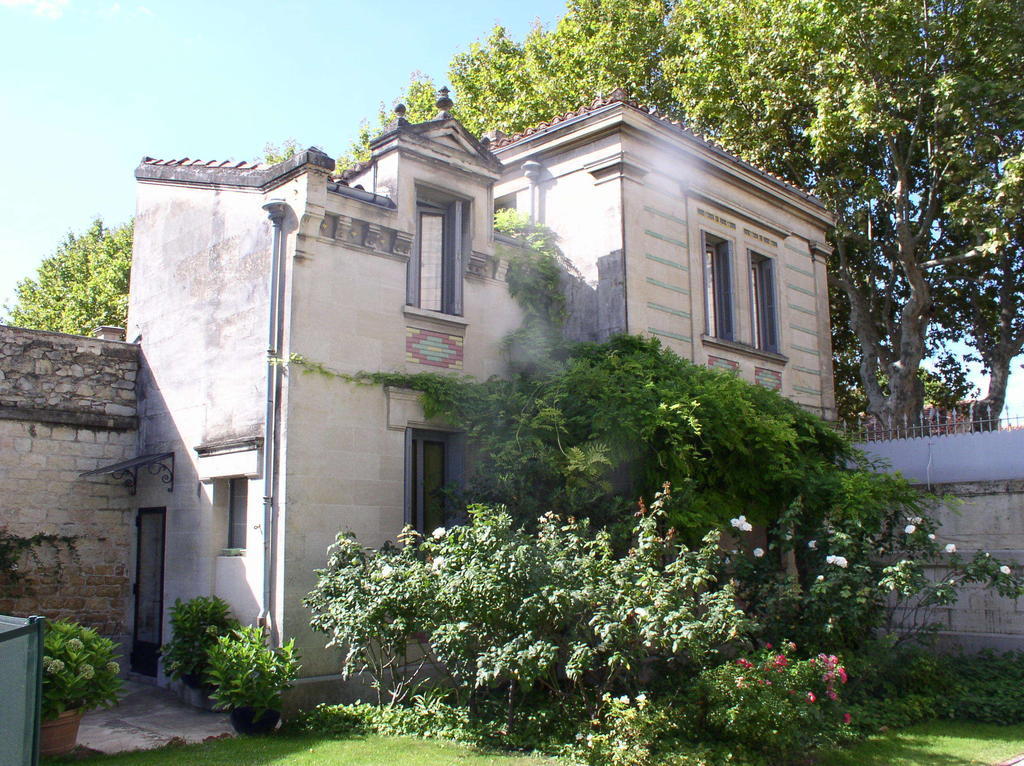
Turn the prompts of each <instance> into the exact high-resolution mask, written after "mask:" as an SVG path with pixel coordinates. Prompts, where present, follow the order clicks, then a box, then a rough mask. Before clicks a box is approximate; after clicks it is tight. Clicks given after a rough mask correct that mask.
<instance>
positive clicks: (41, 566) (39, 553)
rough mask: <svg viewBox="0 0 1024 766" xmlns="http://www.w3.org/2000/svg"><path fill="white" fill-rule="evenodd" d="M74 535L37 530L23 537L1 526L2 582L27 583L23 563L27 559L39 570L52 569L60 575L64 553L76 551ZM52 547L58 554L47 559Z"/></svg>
mask: <svg viewBox="0 0 1024 766" xmlns="http://www.w3.org/2000/svg"><path fill="white" fill-rule="evenodd" d="M77 540H78V538H77V536H74V535H52V534H45V533H42V532H40V533H37V534H34V535H30V536H28V537H22V536H20V535H16V534H14V533H12V532H9V531H8V530H6V529H0V586H4V587H5V588H6V587H9V586H14V585H24V584H26V579H27V572H26V570H25V569H23V568H22V567H21V565H22V563H23V562H24V561H25V560H26V559H27V560H28V561H31V562H32V564H33V565H34V568H35V572H36V574H38V573H40V572H44V571H45V570H47V569H49V570H52V573H53V575H54V576H56V577H60V576H61V574H62V573H63V571H64V566H63V561H62V558H61V554H62V553H67V554H69V555H71V556H74V554H75V543H76V541H77ZM46 550H49V551H51V552H52V553H53V554H54V555H53V557H52V558H49V557H47V558H46V559H45V560H44V557H43V551H46Z"/></svg>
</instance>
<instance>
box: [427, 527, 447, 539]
mask: <svg viewBox="0 0 1024 766" xmlns="http://www.w3.org/2000/svg"><path fill="white" fill-rule="evenodd" d="M445 534H446V531H445V528H444V527H438V528H437V529H435V530H434V531H433V532H431V533H430V535H431V537H433V538H434V539H435V540H440V539H441V538H442V537H444V536H445Z"/></svg>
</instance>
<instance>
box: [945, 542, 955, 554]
mask: <svg viewBox="0 0 1024 766" xmlns="http://www.w3.org/2000/svg"><path fill="white" fill-rule="evenodd" d="M946 553H956V545H954V544H953V543H949V545H947V546H946Z"/></svg>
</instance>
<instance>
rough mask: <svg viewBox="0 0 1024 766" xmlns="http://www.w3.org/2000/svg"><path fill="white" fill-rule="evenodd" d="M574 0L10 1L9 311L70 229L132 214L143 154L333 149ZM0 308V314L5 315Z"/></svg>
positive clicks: (0, 6)
mask: <svg viewBox="0 0 1024 766" xmlns="http://www.w3.org/2000/svg"><path fill="white" fill-rule="evenodd" d="M564 7H565V5H564V0H517V2H513V3H509V2H504V3H487V2H464V1H463V0H458V1H457V2H451V1H449V2H444V3H436V2H413V1H412V0H388V1H387V2H367V1H364V0H350V1H349V2H328V1H327V0H308V1H304V2H285V1H284V0H279V1H277V2H275V1H274V0H248V2H244V1H242V0H206V1H205V2H203V1H202V0H175V1H173V2H169V1H165V0H142V2H135V1H134V0H118V1H117V2H115V1H114V0H106V1H105V2H94V1H92V0H0V40H2V43H0V82H2V85H0V138H2V141H0V146H3V147H4V149H5V150H6V157H5V159H4V163H3V164H4V169H5V178H4V183H3V185H2V190H0V203H2V204H0V210H2V211H3V214H2V215H0V307H2V306H3V305H4V304H9V303H11V302H12V301H13V290H14V286H15V284H16V283H17V281H18V280H19V279H23V278H25V277H27V276H31V275H33V274H34V272H35V269H36V267H37V266H38V265H39V261H40V260H41V259H42V258H43V257H45V256H46V255H49V254H50V253H52V252H53V250H54V248H55V247H56V246H57V245H58V244H59V242H60V241H61V240H62V239H63V237H64V235H65V234H66V233H67V232H68V231H69V230H73V231H81V230H83V229H85V228H86V227H87V225H88V224H89V222H90V221H91V220H92V219H93V218H94V217H95V216H97V215H100V216H102V217H103V218H104V219H105V220H106V221H107V222H109V223H119V222H121V221H125V220H127V219H128V218H130V217H131V215H132V214H133V212H134V205H135V181H134V177H133V175H132V173H133V170H134V168H135V166H136V165H137V164H138V162H139V159H140V158H141V157H142V156H143V155H147V154H148V155H151V156H154V157H161V158H172V157H175V158H176V157H183V156H188V157H193V158H201V159H237V160H242V159H254V158H257V157H259V156H260V155H261V154H262V151H263V147H264V145H265V144H266V143H267V142H268V141H272V142H275V143H280V142H282V141H283V140H285V139H287V138H295V139H296V140H298V142H299V143H300V144H301V145H305V146H308V145H316V146H319V147H321V148H322V149H324V150H325V151H327V152H328V153H329V154H332V156H337V155H338V154H340V153H341V152H343V151H344V150H345V149H346V148H347V147H348V145H349V142H350V141H351V139H352V138H353V137H354V135H355V131H356V129H357V128H358V126H359V122H360V120H362V119H365V118H368V117H370V116H373V115H375V114H376V111H377V107H378V105H379V103H380V102H381V101H384V102H387V103H388V104H390V102H391V101H392V99H394V98H395V97H396V96H397V95H398V94H399V91H400V90H401V88H402V87H403V86H404V85H405V84H406V83H407V82H408V81H409V75H410V74H411V73H412V72H414V71H417V70H419V71H422V72H424V73H426V74H428V75H432V76H433V77H434V78H435V79H438V80H442V79H443V78H444V77H445V75H446V72H447V69H448V62H449V60H450V59H451V57H452V54H453V53H455V52H456V51H460V50H465V49H466V48H467V47H468V46H469V44H470V43H471V42H473V41H474V40H478V39H481V38H484V37H486V36H487V34H488V32H489V31H490V29H491V28H492V27H493V26H494V25H495V24H496V23H501V24H504V25H505V26H506V27H508V28H509V29H510V30H511V31H512V33H513V34H514V35H515V36H516V37H522V36H523V35H524V34H525V33H526V32H527V30H528V29H529V28H530V25H531V24H532V23H533V22H534V20H535V19H538V18H539V19H540V20H541V21H542V22H544V23H546V24H551V23H553V22H554V21H555V20H556V19H557V18H558V16H559V15H561V14H562V13H563V12H564ZM2 313H3V312H2V311H0V314H2Z"/></svg>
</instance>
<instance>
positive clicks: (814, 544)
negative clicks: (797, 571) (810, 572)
mask: <svg viewBox="0 0 1024 766" xmlns="http://www.w3.org/2000/svg"><path fill="white" fill-rule="evenodd" d="M807 547H808V548H810V549H811V550H812V551H813V550H816V549H817V548H818V541H817V540H810V541H808V543H807Z"/></svg>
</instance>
